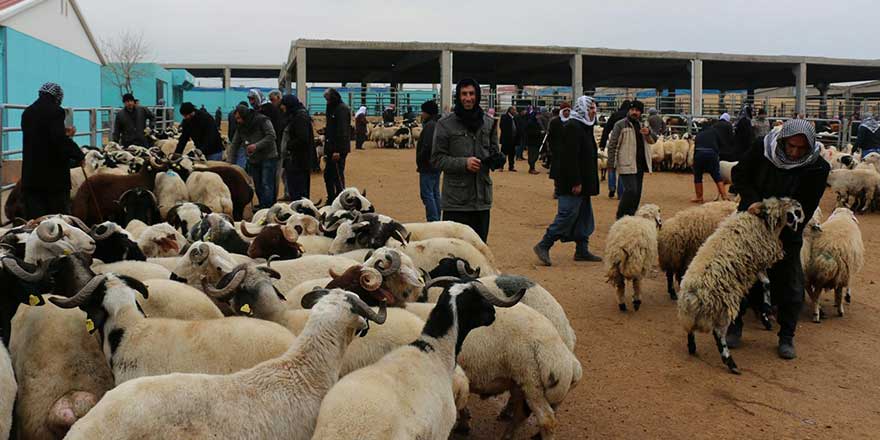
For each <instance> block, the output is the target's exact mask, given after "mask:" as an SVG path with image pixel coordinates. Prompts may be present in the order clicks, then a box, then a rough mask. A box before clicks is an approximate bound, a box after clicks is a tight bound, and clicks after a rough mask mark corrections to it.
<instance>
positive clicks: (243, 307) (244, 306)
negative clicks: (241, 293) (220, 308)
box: [239, 304, 251, 314]
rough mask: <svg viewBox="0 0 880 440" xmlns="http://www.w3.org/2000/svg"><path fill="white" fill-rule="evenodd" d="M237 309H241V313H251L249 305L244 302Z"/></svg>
mask: <svg viewBox="0 0 880 440" xmlns="http://www.w3.org/2000/svg"><path fill="white" fill-rule="evenodd" d="M239 310H241V312H242V313H247V314H250V313H251V305H250V304H245V305H243V306H241V308H240V309H239Z"/></svg>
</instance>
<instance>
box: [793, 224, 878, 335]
mask: <svg viewBox="0 0 880 440" xmlns="http://www.w3.org/2000/svg"><path fill="white" fill-rule="evenodd" d="M804 246H809V249H810V250H809V258H808V259H807V260H805V261H803V265H804V275H805V280H806V290H807V293H808V294H809V295H810V299H811V300H812V302H813V322H820V319H821V316H820V315H821V307H820V304H819V297H820V295H821V294H822V291H823V290H825V289H833V290H834V307H835V308H836V309H837V314H838V316H843V314H844V310H843V296H844V295H843V291H844V289H846V297H847V298H849V297H850V288H849V285H850V281H851V280H852V278H853V276H855V274H856V273H858V272H859V271H860V270H861V269H862V266H863V265H864V263H865V245H864V243H863V242H862V232H861V231H860V230H859V224H858V220H857V219H856V217H855V215H854V214H853V212H852V211H850V210H849V209H847V208H837V209H835V210H834V212H832V213H831V216H830V217H828V220H826V221H825V222H824V223H822V224H821V226H819V228H818V229H817V230H816V229H814V230H813V233H812V234H811V237H810V239H809V240H805V241H804ZM849 301H850V300H849V299H847V302H849Z"/></svg>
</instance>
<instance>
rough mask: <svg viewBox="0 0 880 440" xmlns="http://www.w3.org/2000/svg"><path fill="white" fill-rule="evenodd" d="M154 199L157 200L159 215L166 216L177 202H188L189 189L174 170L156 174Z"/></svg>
mask: <svg viewBox="0 0 880 440" xmlns="http://www.w3.org/2000/svg"><path fill="white" fill-rule="evenodd" d="M154 185H155V188H156V199H158V201H159V215H160V216H161V218H163V219H165V218H167V215H168V211H170V210H171V208H173V207H175V206H177V205H178V204H179V203H186V202H189V190H188V189H187V187H186V183H185V182H184V181H183V179H182V178H181V177H180V175H179V174H177V173H176V172H174V171H166V172H164V173H159V174H156V181H155V184H154Z"/></svg>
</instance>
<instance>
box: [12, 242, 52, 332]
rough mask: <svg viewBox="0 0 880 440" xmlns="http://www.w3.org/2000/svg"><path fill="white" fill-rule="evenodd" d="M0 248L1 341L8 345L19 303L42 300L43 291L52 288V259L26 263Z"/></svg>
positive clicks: (39, 303) (41, 302) (35, 303)
mask: <svg viewBox="0 0 880 440" xmlns="http://www.w3.org/2000/svg"><path fill="white" fill-rule="evenodd" d="M7 252H8V251H7V250H6V249H2V248H0V285H2V286H3V293H0V341H2V343H0V345H4V346H8V345H9V343H10V340H11V333H12V324H11V323H12V318H13V317H14V316H15V314H16V312H17V311H18V309H19V308H20V305H22V304H27V305H31V306H37V305H42V304H44V303H45V300H44V299H43V294H44V293H48V292H49V291H50V290H51V288H52V283H51V281H52V280H51V277H49V276H47V274H48V273H50V272H51V263H50V262H44V263H42V264H40V265H39V266H35V265H31V264H28V263H26V262H24V261H22V260H21V259H20V258H18V257H16V256H15V255H12V254H11V253H7Z"/></svg>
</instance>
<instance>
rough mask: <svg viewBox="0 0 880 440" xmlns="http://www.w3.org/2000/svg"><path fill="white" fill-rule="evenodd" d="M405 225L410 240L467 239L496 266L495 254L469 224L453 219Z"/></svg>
mask: <svg viewBox="0 0 880 440" xmlns="http://www.w3.org/2000/svg"><path fill="white" fill-rule="evenodd" d="M403 227H404V228H406V232H407V233H409V237H407V240H408V241H421V240H427V239H429V238H457V239H459V240H463V241H466V242H467V243H469V244H470V245H471V246H473V247H475V248H477V250H478V251H480V253H482V254H483V256H484V257H486V260H487V261H488V262H489V264H491V265H492V266H495V255H494V254H492V251H491V250H490V249H489V246H487V245H486V243H485V242H483V240H482V239H481V238H480V236H479V235H477V233H476V232H474V230H473V229H472V228H471V227H470V226H468V225H463V224H461V223H457V222H452V221H439V222H422V223H404V224H403Z"/></svg>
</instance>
